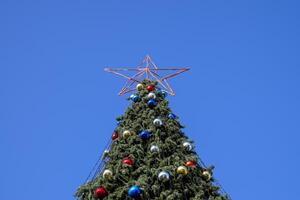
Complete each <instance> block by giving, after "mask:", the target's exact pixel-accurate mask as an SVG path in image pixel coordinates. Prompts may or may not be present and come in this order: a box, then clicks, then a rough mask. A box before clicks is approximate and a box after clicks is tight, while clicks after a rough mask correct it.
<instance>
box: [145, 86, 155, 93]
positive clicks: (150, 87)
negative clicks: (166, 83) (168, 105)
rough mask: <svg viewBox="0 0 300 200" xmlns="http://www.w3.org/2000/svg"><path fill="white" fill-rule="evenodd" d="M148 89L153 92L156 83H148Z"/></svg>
mask: <svg viewBox="0 0 300 200" xmlns="http://www.w3.org/2000/svg"><path fill="white" fill-rule="evenodd" d="M147 90H148V92H152V91H154V90H155V86H154V85H148V86H147Z"/></svg>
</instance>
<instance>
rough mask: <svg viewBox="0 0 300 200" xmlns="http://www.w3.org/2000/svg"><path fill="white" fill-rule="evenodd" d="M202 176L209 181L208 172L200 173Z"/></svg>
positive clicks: (209, 175)
mask: <svg viewBox="0 0 300 200" xmlns="http://www.w3.org/2000/svg"><path fill="white" fill-rule="evenodd" d="M202 175H203V176H204V177H205V179H206V180H207V181H209V180H210V179H211V174H210V172H209V171H204V172H202Z"/></svg>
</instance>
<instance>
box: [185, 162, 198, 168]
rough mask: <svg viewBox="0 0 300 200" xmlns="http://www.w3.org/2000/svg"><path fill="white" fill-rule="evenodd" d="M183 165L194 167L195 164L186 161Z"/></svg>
mask: <svg viewBox="0 0 300 200" xmlns="http://www.w3.org/2000/svg"><path fill="white" fill-rule="evenodd" d="M184 165H185V166H187V167H196V162H195V161H193V160H188V161H186V162H185V163H184Z"/></svg>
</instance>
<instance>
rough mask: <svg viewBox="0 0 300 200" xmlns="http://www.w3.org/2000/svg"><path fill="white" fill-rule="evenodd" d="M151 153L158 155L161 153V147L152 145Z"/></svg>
mask: <svg viewBox="0 0 300 200" xmlns="http://www.w3.org/2000/svg"><path fill="white" fill-rule="evenodd" d="M150 152H151V153H158V152H159V147H158V146H157V145H151V147H150Z"/></svg>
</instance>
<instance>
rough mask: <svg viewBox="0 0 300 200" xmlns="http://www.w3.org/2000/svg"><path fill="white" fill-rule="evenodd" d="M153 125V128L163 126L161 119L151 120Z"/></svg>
mask: <svg viewBox="0 0 300 200" xmlns="http://www.w3.org/2000/svg"><path fill="white" fill-rule="evenodd" d="M153 124H154V125H155V126H162V125H163V122H162V121H161V119H159V118H156V119H155V120H153Z"/></svg>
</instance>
